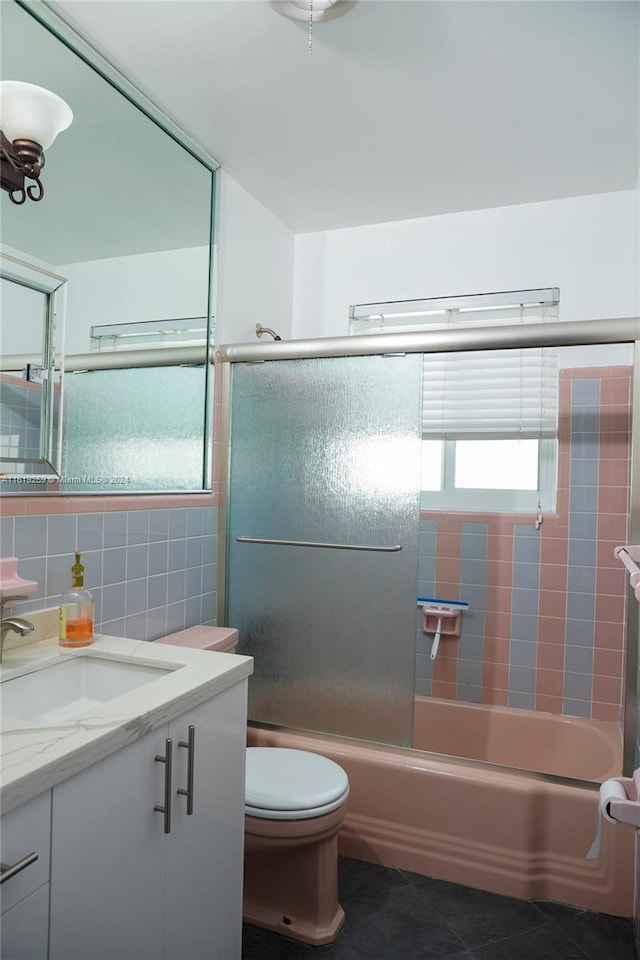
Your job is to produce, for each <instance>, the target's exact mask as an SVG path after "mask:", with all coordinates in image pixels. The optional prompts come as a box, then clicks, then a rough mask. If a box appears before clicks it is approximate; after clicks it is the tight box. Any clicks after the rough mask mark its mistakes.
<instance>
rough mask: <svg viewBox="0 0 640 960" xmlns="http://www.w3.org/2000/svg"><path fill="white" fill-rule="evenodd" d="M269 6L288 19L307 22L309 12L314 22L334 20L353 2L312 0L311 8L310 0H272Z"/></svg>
mask: <svg viewBox="0 0 640 960" xmlns="http://www.w3.org/2000/svg"><path fill="white" fill-rule="evenodd" d="M271 6H272V7H273V9H274V10H277V12H278V13H281V14H282V16H283V17H288V18H289V19H290V20H302V21H303V22H305V23H308V22H309V18H310V16H311V13H313V20H314V22H315V23H320V22H321V21H322V20H334V19H335V18H336V17H341V16H342V15H343V14H345V13H348V12H349V10H351V9H352V8H353V7H354V6H355V3H354V2H349V0H313V8H312V6H311V3H310V0H272V2H271Z"/></svg>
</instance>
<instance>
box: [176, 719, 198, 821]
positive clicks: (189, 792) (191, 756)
mask: <svg viewBox="0 0 640 960" xmlns="http://www.w3.org/2000/svg"><path fill="white" fill-rule="evenodd" d="M178 746H179V747H185V748H186V749H187V750H188V751H189V752H188V754H187V788H186V790H185V788H184V787H179V788H178V791H177V792H178V793H179V794H180V796H181V797H186V798H187V816H188V817H190V816H191V815H192V813H193V771H194V765H195V758H196V728H195V727H194V726H193V724H191V725H190V726H189V732H188V740H186V741H185V740H178Z"/></svg>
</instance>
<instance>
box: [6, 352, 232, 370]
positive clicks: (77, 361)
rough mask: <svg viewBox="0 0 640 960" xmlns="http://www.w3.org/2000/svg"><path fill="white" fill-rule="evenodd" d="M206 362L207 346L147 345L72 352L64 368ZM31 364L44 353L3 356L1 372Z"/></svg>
mask: <svg viewBox="0 0 640 960" xmlns="http://www.w3.org/2000/svg"><path fill="white" fill-rule="evenodd" d="M213 361H214V350H213V347H209V363H213ZM204 363H205V348H204V346H200V347H151V348H149V347H147V349H146V350H114V351H113V352H111V351H110V352H108V353H70V354H69V355H68V356H66V357H65V358H64V370H65V372H67V373H75V372H77V371H81V370H130V369H137V368H138V367H181V366H202V365H204ZM28 364H35V365H39V366H42V354H32V353H13V354H6V355H5V356H3V357H2V358H0V372H5V373H10V372H13V373H15V372H16V371H21V370H23V369H24V368H25V367H26V366H27V365H28ZM55 368H56V370H59V369H60V357H59V356H56V362H55Z"/></svg>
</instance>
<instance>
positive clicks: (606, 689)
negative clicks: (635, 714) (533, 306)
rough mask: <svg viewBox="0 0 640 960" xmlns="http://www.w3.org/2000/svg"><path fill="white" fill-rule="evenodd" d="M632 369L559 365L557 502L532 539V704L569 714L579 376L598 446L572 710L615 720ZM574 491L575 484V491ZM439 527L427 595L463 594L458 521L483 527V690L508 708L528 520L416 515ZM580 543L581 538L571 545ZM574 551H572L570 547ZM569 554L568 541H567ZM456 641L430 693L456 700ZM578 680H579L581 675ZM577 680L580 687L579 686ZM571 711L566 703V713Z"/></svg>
mask: <svg viewBox="0 0 640 960" xmlns="http://www.w3.org/2000/svg"><path fill="white" fill-rule="evenodd" d="M631 377H632V369H631V368H630V367H627V366H618V367H608V368H601V367H598V368H578V369H574V370H563V371H561V375H560V417H559V462H558V502H557V511H556V513H555V514H554V515H551V516H550V515H546V516H545V517H544V522H543V525H542V528H541V531H540V539H539V549H540V553H539V570H538V573H539V580H538V611H537V638H536V641H535V647H536V659H535V692H534V709H535V710H541V711H545V712H551V713H559V714H560V713H563V712H568V711H567V694H566V680H567V673H568V667H567V659H568V656H569V655H570V654H573V655H576V654H577V655H582V654H583V653H584V651H583V650H582V649H576V648H575V646H574V648H573V649H572V650H570V649H569V647H568V644H567V603H568V595H569V585H568V559H569V551H570V540H569V519H570V515H569V504H570V497H571V493H572V489H571V482H572V478H571V391H572V382H573V381H575V380H577V379H579V378H586V379H589V380H592V381H593V380H597V381H599V409H598V423H599V448H598V451H597V454H596V455H597V459H598V463H597V488H598V489H597V511H598V518H597V543H596V560H595V617H594V622H593V641H592V644H588V645H587V649H588V650H589V654H587V656H589V655H591V651H592V667H591V683H590V688H591V696H590V698H589V699H588V700H587V701H585V702H584V704H583V703H582V702H581V703H580V705H579V708H580V710H583V712H582V713H580V714H579V715H589V716H591V717H593V718H594V719H600V720H614V721H619V720H620V719H621V708H622V702H623V677H624V662H623V661H624V645H625V632H624V623H625V605H626V599H625V598H626V580H627V577H626V572H625V570H624V568H623V567H622V565H621V564H620V563H619V561H617V560H616V559H615V558H614V554H613V551H614V548H615V547H616V546H618V545H619V544H621V543H624V542H626V536H627V523H628V511H629V472H630V452H631V451H630V415H631ZM574 495H575V490H574ZM421 519H422V520H423V521H428V520H430V521H433V520H435V521H436V523H437V549H436V560H435V584H434V587H435V591H436V593H435V595H436V596H443V597H448V596H451V597H459V596H460V597H462V596H463V594H464V585H462V584H461V582H460V568H461V559H462V558H461V549H460V545H461V531H462V527H463V524H469V523H474V522H477V523H478V524H484V525H486V530H487V541H486V542H487V550H486V560H487V563H486V584H485V593H484V596H485V610H484V611H483V612H484V656H483V664H482V681H481V686H482V690H481V696H482V701H483V702H485V703H495V704H507V703H509V698H510V686H509V682H510V681H509V677H510V666H511V663H510V657H511V646H512V644H511V626H512V620H511V616H512V614H511V604H512V571H513V556H514V531H515V529H516V527H517V526H518V525H522V524H531V523H532V521H533V518H532V517H531V516H528V515H527V516H523V515H514V514H503V515H497V514H492V513H483V514H469V513H464V514H462V513H460V514H451V513H449V514H445V513H439V512H432V511H423V512H422V513H421ZM578 548H579V544H578ZM578 552H579V549H578ZM574 555H575V544H574ZM458 667H459V664H458V646H457V645H456V644H447V645H446V646H445V647H444V649H443V648H442V647H441V652H440V653H439V654H438V658H437V660H436V661H435V662H434V664H433V667H432V677H431V693H432V694H433V696H436V697H444V698H452V699H454V698H456V696H458V695H459V694H458V689H457V687H458ZM582 679H583V680H584V677H583V678H582ZM583 686H584V684H583ZM569 712H570V709H569Z"/></svg>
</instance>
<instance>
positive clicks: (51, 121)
mask: <svg viewBox="0 0 640 960" xmlns="http://www.w3.org/2000/svg"><path fill="white" fill-rule="evenodd" d="M72 120H73V113H72V112H71V108H70V107H69V106H68V104H66V103H65V102H64V100H62V99H61V98H60V97H58V96H57V95H56V94H55V93H51V91H50V90H45V89H44V87H36V86H34V84H32V83H22V82H20V81H18V80H3V81H2V82H0V187H2V189H3V190H6V191H7V193H8V194H9V199H10V200H11V202H12V203H16V204H21V203H24V202H25V200H26V199H27V196H28V197H29V199H30V200H42V197H43V196H44V187H43V186H42V183H41V182H40V171H41V170H42V168H43V167H44V161H45V158H44V151H45V150H48V149H49V147H50V146H51V144H52V143H53V141H54V140H55V138H56V137H57V136H58V134H59V133H61V132H62V131H63V130H66V129H67V127H68V126H70V124H71V121H72ZM26 179H29V180H33V181H34V183H33V184H30V185H29V186H28V187H26V188H25V180H26Z"/></svg>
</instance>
